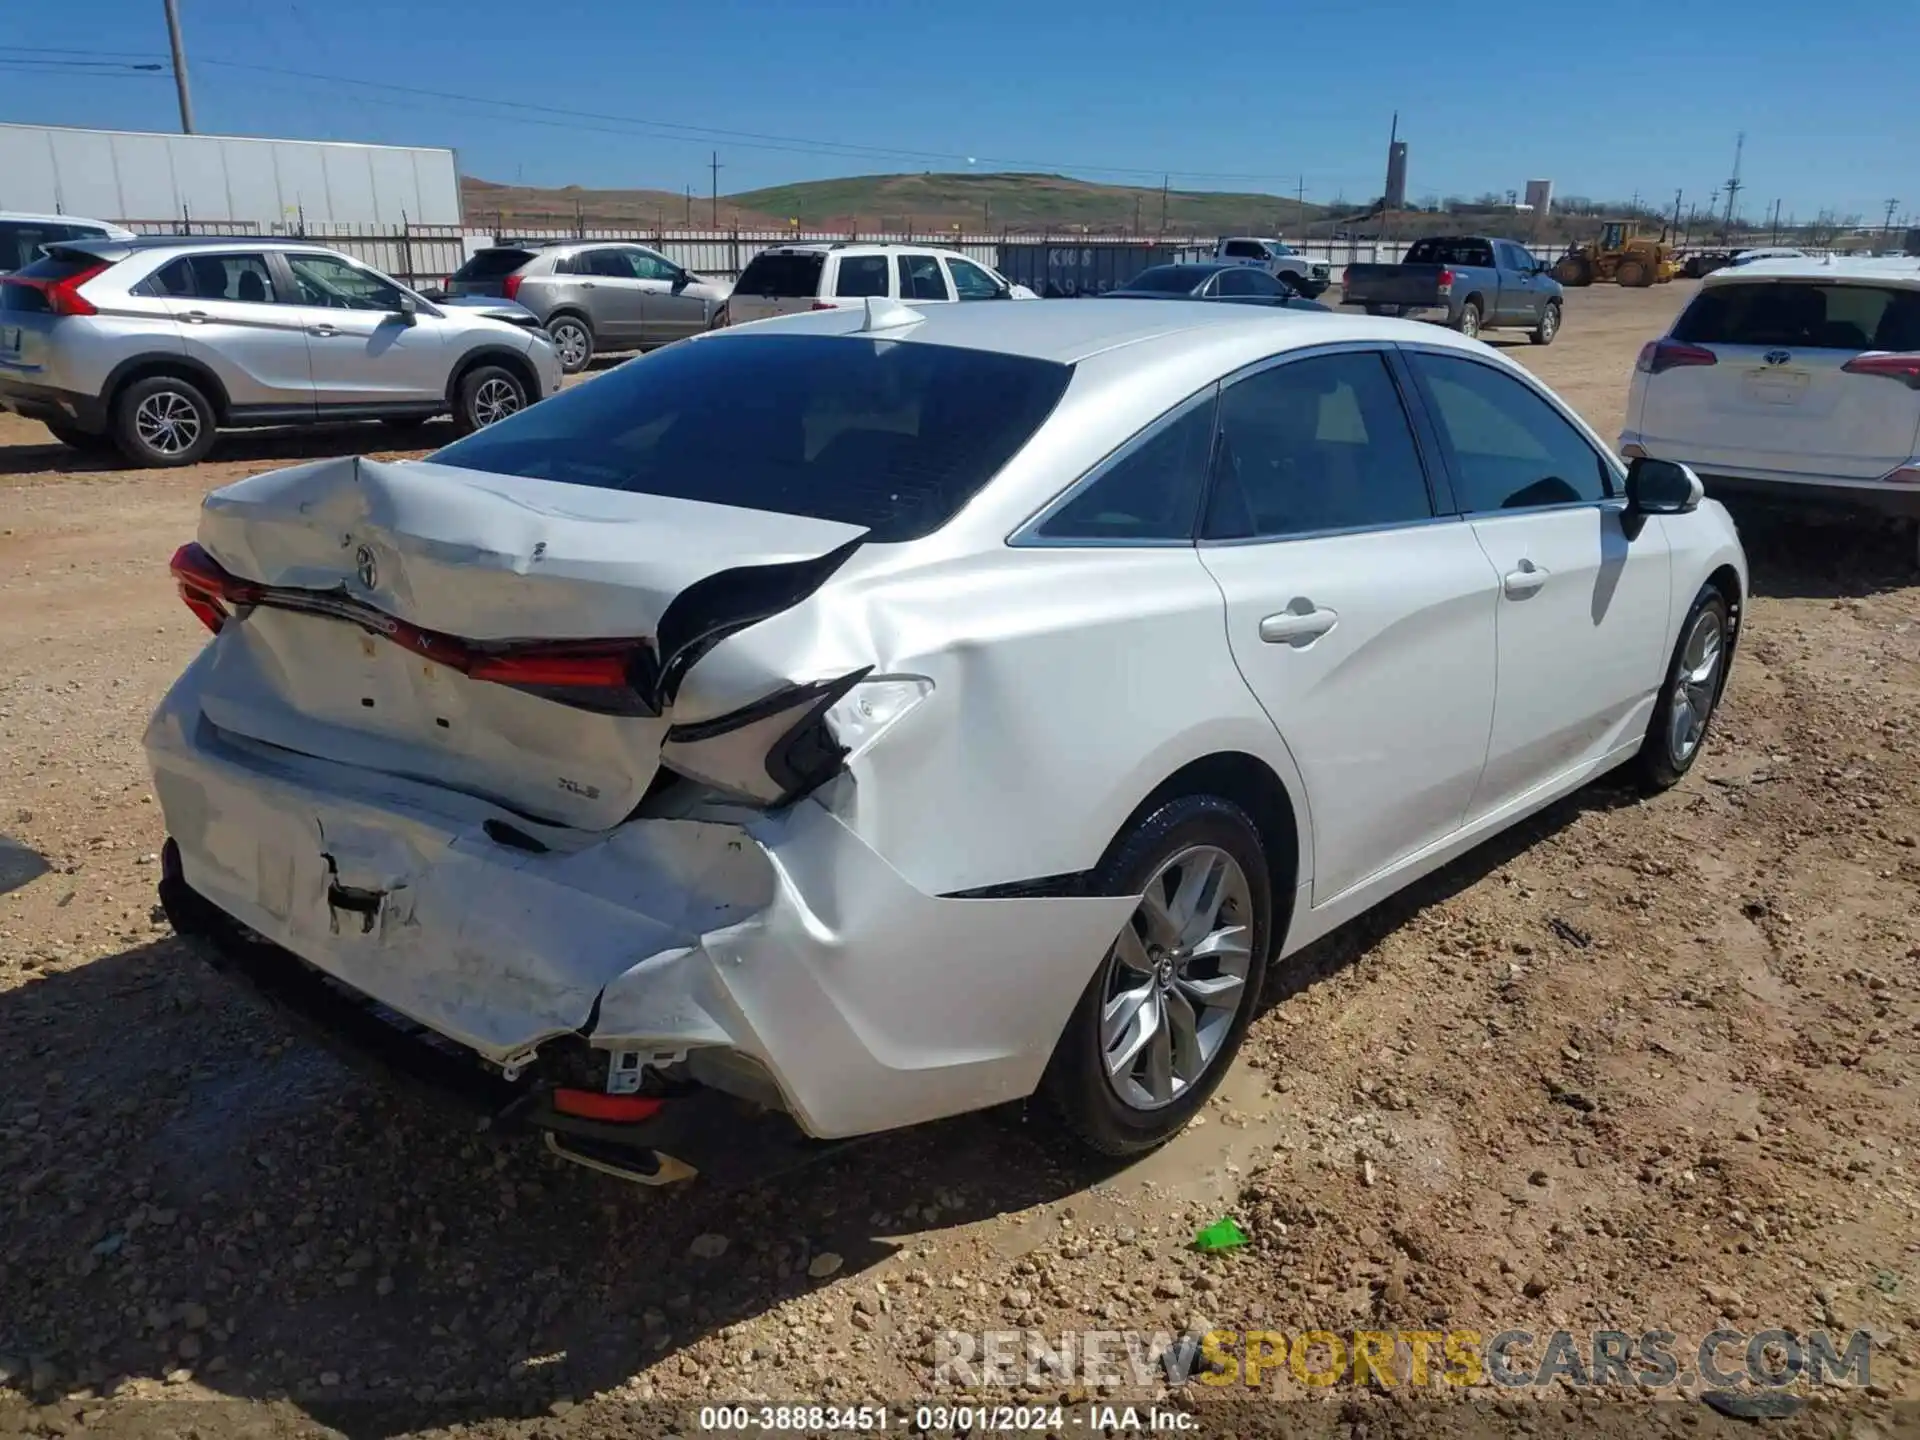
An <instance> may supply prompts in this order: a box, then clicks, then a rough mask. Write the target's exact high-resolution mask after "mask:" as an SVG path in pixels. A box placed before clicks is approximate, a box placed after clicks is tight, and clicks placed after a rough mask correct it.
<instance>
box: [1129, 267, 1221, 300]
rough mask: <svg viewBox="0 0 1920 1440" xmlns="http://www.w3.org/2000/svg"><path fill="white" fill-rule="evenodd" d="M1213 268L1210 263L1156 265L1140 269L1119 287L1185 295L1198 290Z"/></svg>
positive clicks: (1159, 293) (1158, 293)
mask: <svg viewBox="0 0 1920 1440" xmlns="http://www.w3.org/2000/svg"><path fill="white" fill-rule="evenodd" d="M1215 268H1216V267H1214V266H1212V265H1156V266H1154V267H1153V268H1152V269H1151V270H1142V271H1141V272H1140V273H1139V274H1138V275H1136V276H1134V277H1133V279H1131V280H1129V281H1128V282H1127V283H1126V284H1125V285H1122V286H1121V287H1120V288H1121V289H1122V290H1150V291H1152V292H1153V293H1154V294H1156V295H1185V294H1187V293H1188V292H1189V291H1193V290H1198V289H1199V288H1200V285H1201V283H1202V282H1203V281H1205V280H1206V278H1207V277H1208V276H1209V275H1211V274H1213V272H1214V270H1215Z"/></svg>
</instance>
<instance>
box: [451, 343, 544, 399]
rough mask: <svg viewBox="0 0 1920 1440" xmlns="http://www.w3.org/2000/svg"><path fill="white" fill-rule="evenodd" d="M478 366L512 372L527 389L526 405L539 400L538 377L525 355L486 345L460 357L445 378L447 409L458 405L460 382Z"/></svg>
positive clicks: (498, 346) (497, 346)
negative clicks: (499, 368)
mask: <svg viewBox="0 0 1920 1440" xmlns="http://www.w3.org/2000/svg"><path fill="white" fill-rule="evenodd" d="M478 365H499V366H501V367H502V368H504V369H506V370H510V371H512V372H513V374H514V375H515V376H516V377H517V378H518V379H519V381H520V383H521V384H522V385H524V386H526V387H527V404H529V405H531V404H533V403H534V402H535V401H537V400H539V399H540V398H541V395H540V377H539V376H538V375H537V374H535V373H534V369H533V364H532V362H531V361H529V360H528V359H527V357H526V356H525V355H522V354H521V353H520V352H519V351H517V350H509V349H507V348H505V347H504V346H500V345H486V346H482V347H481V348H480V349H478V350H472V351H469V352H468V353H467V354H465V355H462V356H461V357H460V363H459V364H458V365H455V366H454V367H453V372H452V373H451V374H450V375H448V376H447V409H449V410H453V409H455V408H456V407H457V406H458V405H459V404H460V382H461V381H462V380H464V379H466V378H467V373H468V372H469V371H471V370H472V369H473V368H474V367H475V366H478Z"/></svg>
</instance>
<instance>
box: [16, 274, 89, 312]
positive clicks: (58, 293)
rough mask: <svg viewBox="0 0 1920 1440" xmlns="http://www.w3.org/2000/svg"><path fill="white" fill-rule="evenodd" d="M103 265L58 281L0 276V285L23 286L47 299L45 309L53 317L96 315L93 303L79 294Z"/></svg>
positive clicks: (36, 277)
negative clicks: (81, 288) (36, 291)
mask: <svg viewBox="0 0 1920 1440" xmlns="http://www.w3.org/2000/svg"><path fill="white" fill-rule="evenodd" d="M106 268H107V267H106V266H105V265H104V264H100V265H91V266H89V267H88V268H86V269H85V270H77V271H75V272H74V273H73V274H71V275H66V276H63V277H61V278H60V279H58V280H55V279H51V278H48V277H44V276H26V275H0V285H24V286H26V287H27V288H28V289H29V290H38V291H39V292H40V293H41V294H42V295H44V296H46V297H47V309H48V310H49V311H50V312H51V313H53V314H55V315H98V314H99V313H100V311H99V310H98V309H96V308H95V306H94V303H93V302H92V301H91V300H89V299H87V297H86V296H84V295H82V294H81V293H80V287H81V286H82V285H84V284H86V283H87V281H89V280H91V279H93V277H94V276H96V275H98V274H100V273H101V272H102V271H103V270H105V269H106Z"/></svg>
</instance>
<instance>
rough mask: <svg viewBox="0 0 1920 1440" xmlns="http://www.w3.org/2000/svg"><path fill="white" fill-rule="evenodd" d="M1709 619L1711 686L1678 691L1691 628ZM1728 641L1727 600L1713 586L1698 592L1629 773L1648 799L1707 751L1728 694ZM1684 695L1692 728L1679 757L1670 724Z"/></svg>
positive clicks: (1731, 631) (1731, 630) (1730, 629)
mask: <svg viewBox="0 0 1920 1440" xmlns="http://www.w3.org/2000/svg"><path fill="white" fill-rule="evenodd" d="M1709 615H1711V616H1713V617H1714V620H1715V622H1716V623H1717V626H1718V640H1717V650H1716V663H1715V668H1714V673H1713V674H1712V675H1711V676H1710V677H1708V678H1709V681H1710V683H1709V685H1708V686H1707V687H1706V690H1705V693H1704V694H1702V693H1700V690H1699V689H1698V688H1697V687H1686V686H1684V685H1683V682H1682V677H1681V671H1682V669H1683V665H1684V662H1685V660H1686V658H1687V650H1688V643H1689V641H1690V640H1691V639H1692V638H1693V636H1694V631H1695V627H1696V626H1697V625H1699V624H1700V623H1701V620H1702V618H1703V617H1705V616H1709ZM1733 640H1734V626H1733V611H1732V608H1731V605H1730V604H1729V602H1728V599H1727V597H1726V596H1725V595H1724V594H1722V593H1721V592H1720V590H1719V589H1718V588H1717V587H1716V586H1713V585H1704V586H1702V587H1701V589H1700V593H1699V594H1698V595H1696V596H1694V599H1693V604H1692V605H1690V606H1689V607H1688V608H1687V618H1686V619H1685V620H1683V621H1682V622H1681V624H1680V634H1679V636H1678V638H1676V639H1675V640H1674V642H1673V656H1672V658H1671V659H1669V660H1668V661H1667V673H1666V678H1665V679H1664V680H1663V681H1662V682H1661V685H1660V697H1659V699H1658V700H1657V701H1656V702H1655V704H1654V707H1653V716H1652V718H1651V719H1649V720H1648V721H1647V734H1646V738H1645V739H1644V740H1642V741H1641V742H1640V753H1639V754H1638V755H1637V756H1635V757H1634V762H1633V763H1634V769H1635V772H1636V775H1637V778H1638V779H1639V782H1640V787H1641V788H1642V789H1643V790H1645V791H1647V792H1648V793H1649V794H1655V793H1658V792H1659V791H1662V790H1667V789H1671V788H1672V787H1673V786H1675V785H1677V784H1679V783H1680V779H1681V777H1682V776H1684V775H1685V774H1686V773H1687V772H1688V771H1689V770H1691V769H1692V768H1693V763H1694V761H1696V760H1698V759H1699V758H1700V752H1701V751H1702V750H1704V749H1705V748H1706V743H1707V734H1708V731H1709V729H1710V728H1711V726H1712V724H1713V717H1714V715H1715V714H1716V713H1718V711H1719V708H1720V696H1721V694H1722V693H1724V691H1725V690H1726V688H1727V671H1728V663H1729V661H1730V660H1731V658H1732V655H1733ZM1683 689H1690V690H1691V693H1692V694H1693V705H1692V708H1693V711H1694V715H1695V723H1696V725H1697V729H1696V730H1695V731H1694V733H1693V737H1692V744H1691V748H1688V749H1686V750H1685V751H1684V753H1682V751H1681V748H1680V746H1679V745H1677V744H1676V741H1675V734H1676V731H1675V723H1674V720H1675V712H1676V710H1677V709H1678V707H1679V706H1680V705H1681V704H1682V703H1685V702H1683V700H1682V698H1681V692H1682V690H1683ZM1702 703H1704V705H1705V714H1704V715H1703V714H1701V713H1700V706H1701V704H1702Z"/></svg>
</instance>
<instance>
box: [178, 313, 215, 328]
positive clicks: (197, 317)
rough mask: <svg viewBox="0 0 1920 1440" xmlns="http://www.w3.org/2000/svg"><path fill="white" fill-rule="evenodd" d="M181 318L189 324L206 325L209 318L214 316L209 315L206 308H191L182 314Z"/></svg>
mask: <svg viewBox="0 0 1920 1440" xmlns="http://www.w3.org/2000/svg"><path fill="white" fill-rule="evenodd" d="M180 318H181V319H182V320H184V321H186V322H187V323H188V324H189V325H204V324H206V323H207V321H208V320H210V319H212V318H213V317H212V316H210V315H208V314H207V312H206V311H204V310H189V311H187V313H186V314H184V315H182V316H181V317H180Z"/></svg>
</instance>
